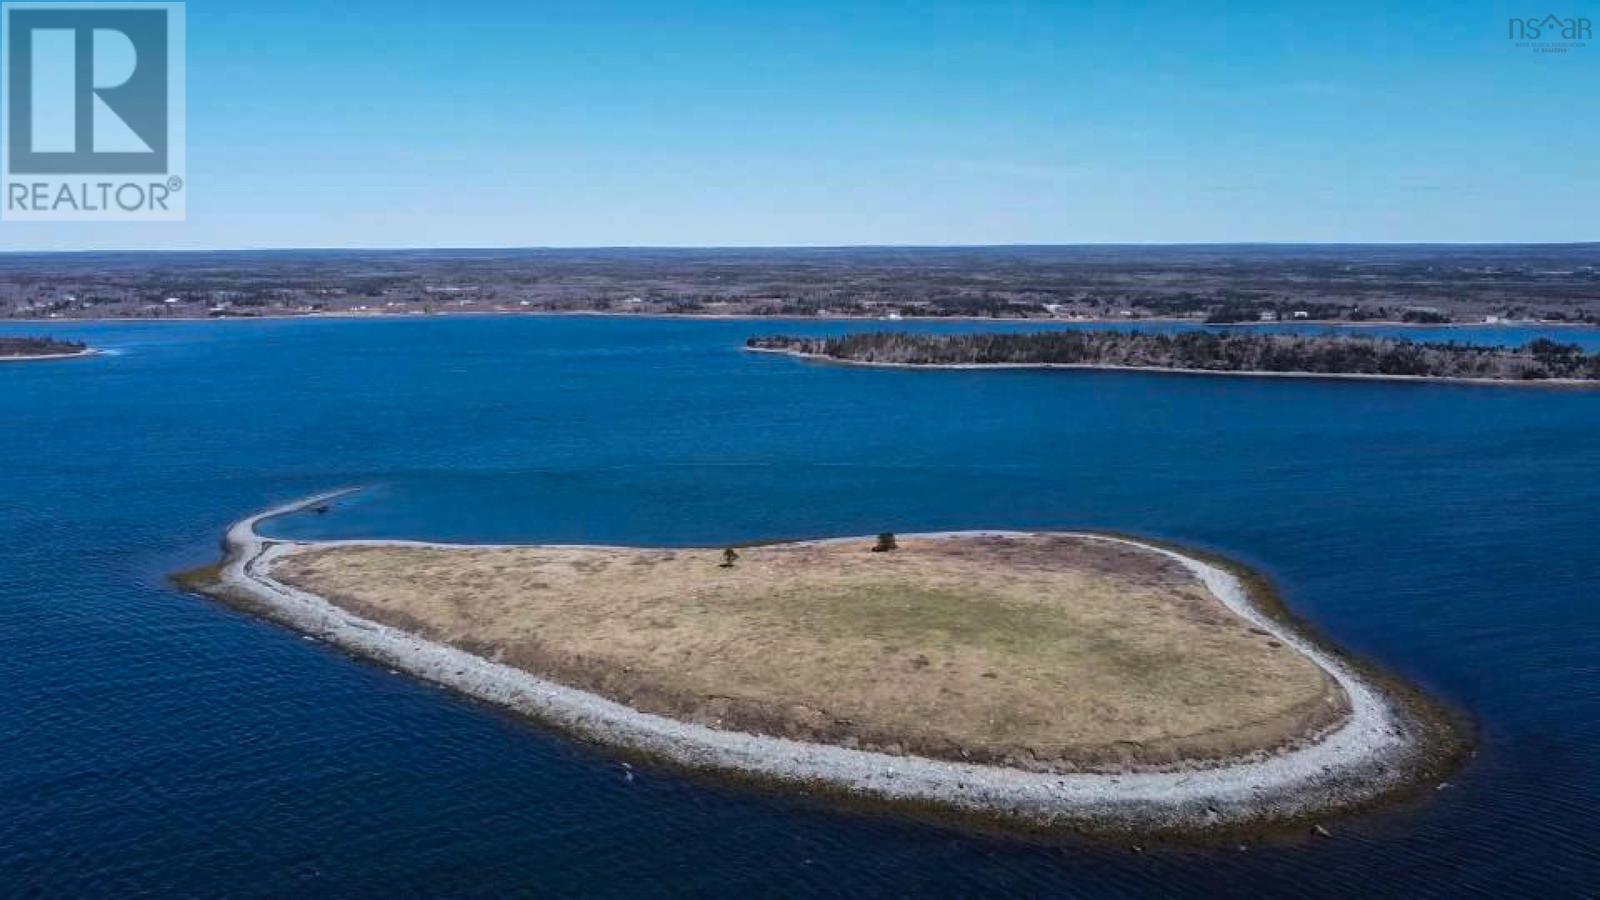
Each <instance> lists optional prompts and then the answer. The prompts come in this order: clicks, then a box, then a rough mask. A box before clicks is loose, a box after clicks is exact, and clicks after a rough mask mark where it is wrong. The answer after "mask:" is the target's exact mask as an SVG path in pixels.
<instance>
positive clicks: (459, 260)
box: [0, 243, 1600, 325]
mask: <svg viewBox="0 0 1600 900" xmlns="http://www.w3.org/2000/svg"><path fill="white" fill-rule="evenodd" d="M512 312H526V313H603V314H611V315H677V316H791V317H792V316H800V317H838V318H875V319H892V318H913V317H917V318H951V317H974V318H985V319H1065V320H1125V319H1134V320H1138V319H1171V320H1184V321H1194V322H1211V323H1245V322H1264V321H1265V322H1279V321H1310V322H1357V323H1359V322H1410V323H1422V324H1448V323H1499V322H1540V323H1568V324H1584V323H1586V324H1591V325H1593V324H1600V244H1593V243H1590V244H1539V245H1519V244H1505V245H1494V244H1482V245H1427V244H1413V245H1359V244H1348V245H1292V244H1290V245H1261V244H1235V245H1168V246H1160V245H1157V246H1115V245H1101V246H1057V247H1049V246H1045V247H842V248H788V249H784V248H765V249H762V248H752V249H702V250H695V249H626V248H615V249H592V250H564V249H524V250H282V251H248V252H246V251H237V252H183V253H61V254H21V253H3V254H0V318H7V317H9V318H24V319H89V318H157V319H159V318H208V317H209V318H251V317H258V316H319V315H321V316H327V315H338V316H383V315H433V314H448V313H512Z"/></svg>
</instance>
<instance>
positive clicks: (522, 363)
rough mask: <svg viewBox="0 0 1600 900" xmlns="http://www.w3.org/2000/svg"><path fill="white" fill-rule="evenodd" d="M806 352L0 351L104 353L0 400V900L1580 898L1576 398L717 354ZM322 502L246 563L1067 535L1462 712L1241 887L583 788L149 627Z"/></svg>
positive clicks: (1195, 876) (465, 343) (598, 767)
mask: <svg viewBox="0 0 1600 900" xmlns="http://www.w3.org/2000/svg"><path fill="white" fill-rule="evenodd" d="M904 324H905V323H896V325H897V326H898V325H904ZM849 327H850V326H848V325H842V324H818V323H804V324H800V323H771V322H765V323H763V322H739V321H723V322H689V321H647V320H619V319H589V318H543V319H540V318H500V319H487V318H478V319H415V320H413V319H403V320H402V319H396V320H379V321H278V322H224V323H168V324H137V323H120V324H96V325H65V324H63V325H49V326H45V325H31V326H17V327H10V326H8V327H7V328H6V329H5V330H6V331H7V332H8V333H10V332H28V333H51V334H58V335H62V336H67V337H79V338H85V339H88V340H90V341H91V342H92V343H94V344H96V345H98V346H101V347H104V348H107V349H109V350H111V351H112V352H113V355H109V356H105V357H101V358H97V359H91V360H77V361H70V362H62V363H32V364H25V365H11V366H0V461H3V465H0V685H3V689H0V895H6V896H20V895H38V894H43V895H79V896H119V897H120V896H127V895H130V894H137V893H158V894H185V895H212V896H215V895H233V896H267V895H279V896H281V895H288V894H314V895H339V896H363V895H381V896H393V895H458V896H506V895H510V894H519V893H521V894H536V895H566V894H574V893H585V894H596V895H619V896H621V895H629V896H632V895H644V896H656V895H683V894H695V895H703V896H750V895H758V896H767V895H784V896H803V895H840V894H856V895H896V896H901V895H910V894H932V893H938V894H942V895H985V896H996V895H1022V896H1047V895H1049V896H1095V897H1099V896H1127V895H1147V894H1161V895H1186V894H1208V893H1209V894H1217V893H1223V894H1228V895H1245V896H1248V895H1285V896H1348V895H1350V894H1362V895H1408V896H1418V895H1431V896H1460V895H1462V894H1467V893H1484V894H1494V895H1502V896H1504V895H1522V896H1538V897H1554V896H1576V895H1585V894H1589V895H1592V894H1594V893H1595V892H1596V891H1597V890H1600V819H1597V816H1600V814H1597V812H1596V810H1597V809H1600V751H1597V750H1596V747H1597V746H1600V608H1597V604H1596V600H1597V589H1596V582H1597V576H1600V539H1597V534H1600V392H1595V391H1581V390H1549V389H1538V390H1528V389H1517V388H1496V387H1481V386H1461V385H1444V384H1394V383H1365V382H1335V381H1300V380H1274V379H1249V378H1203V377H1183V376H1167V375H1150V374H1125V373H1083V372H1037V371H1035V372H1027V371H1008V372H906V371H873V370H862V369H849V368H843V367H832V366H814V365H809V364H806V363H802V362H798V361H795V360H790V359H785V358H777V357H766V356H753V355H748V354H744V353H742V352H740V351H739V349H738V348H739V346H740V344H741V343H742V342H743V340H744V338H745V337H747V336H749V335H752V334H758V333H768V332H772V331H784V332H798V331H804V332H808V333H811V332H821V331H841V330H845V329H847V328H849ZM915 327H922V328H976V327H980V326H975V325H961V324H952V325H939V326H928V325H918V326H915ZM987 327H1027V326H987ZM1404 333H1406V334H1415V333H1416V332H1414V331H1406V332H1404ZM1537 333H1538V332H1531V331H1510V330H1505V329H1450V330H1448V331H1445V332H1442V333H1440V334H1439V335H1433V334H1430V335H1429V336H1430V337H1434V336H1440V337H1445V338H1454V339H1457V340H1474V341H1489V342H1494V343H1500V342H1511V343H1520V342H1522V341H1523V340H1526V339H1528V338H1531V337H1533V336H1535V335H1536V334H1537ZM1548 333H1549V334H1550V335H1551V336H1552V337H1555V338H1557V339H1559V340H1566V341H1577V342H1580V343H1583V344H1584V345H1585V346H1587V347H1589V348H1591V349H1593V348H1597V347H1600V332H1596V331H1580V330H1569V329H1557V330H1552V331H1551V332H1548ZM350 485H360V486H366V487H367V488H368V490H366V491H364V492H362V493H360V494H358V495H355V496H353V497H351V498H350V499H348V500H346V501H344V502H341V503H340V504H338V505H337V506H336V507H335V508H334V510H333V511H332V512H331V513H329V514H328V515H327V516H322V517H317V516H309V515H307V516H298V517H293V518H289V519H285V520H283V521H281V522H278V523H276V524H275V526H274V527H275V528H276V530H277V531H278V532H279V533H282V534H292V535H302V536H330V535H337V536H391V537H425V538H438V539H451V540H505V541H562V542H570V543H579V542H590V541H595V542H613V543H635V544H661V545H667V544H701V543H717V542H726V541H733V540H744V539H755V538H781V537H807V536H819V535H836V534H861V533H870V532H877V531H883V530H894V531H919V530H932V529H942V528H971V527H1044V528H1108V529H1117V530H1122V531H1131V532H1138V533H1143V534H1148V535H1155V536H1160V537H1164V538H1170V539H1174V540H1178V541H1183V542H1188V543H1191V544H1196V545H1201V546H1205V547H1210V548H1214V549H1217V550H1220V551H1222V552H1224V553H1227V554H1230V555H1232V556H1235V557H1238V558H1240V559H1243V560H1245V561H1247V562H1249V563H1252V564H1254V565H1256V566H1259V567H1261V568H1262V569H1264V570H1266V571H1267V572H1269V573H1270V574H1271V575H1273V576H1274V577H1275V578H1276V579H1278V581H1279V582H1280V584H1281V586H1282V588H1283V590H1284V592H1285V594H1286V596H1287V598H1288V600H1289V601H1290V603H1291V604H1292V605H1293V606H1294V608H1295V609H1297V610H1298V611H1300V612H1301V613H1303V614H1304V615H1306V616H1307V617H1308V618H1310V619H1311V620H1312V621H1314V622H1315V623H1317V624H1318V625H1320V626H1321V627H1322V628H1323V629H1325V630H1326V631H1327V632H1328V633H1329V634H1331V635H1332V636H1333V637H1334V638H1336V639H1337V640H1338V641H1339V642H1341V643H1342V644H1344V645H1345V646H1346V647H1348V648H1351V649H1353V650H1355V651H1357V652H1360V653H1363V654H1367V655H1369V656H1371V657H1373V658H1375V659H1377V660H1379V661H1381V662H1382V663H1384V664H1386V665H1388V666H1390V667H1391V668H1393V669H1395V670H1397V671H1399V672H1402V673H1404V674H1405V675H1407V676H1409V677H1410V678H1412V679H1414V680H1415V681H1417V682H1419V683H1420V684H1422V685H1424V686H1426V687H1427V688H1428V689H1430V690H1432V691H1434V692H1436V693H1438V694H1439V695H1441V696H1442V697H1444V698H1446V699H1447V700H1448V701H1449V702H1451V703H1453V704H1455V705H1457V706H1458V707H1460V708H1462V709H1463V710H1465V711H1467V712H1468V713H1469V714H1470V715H1471V716H1472V718H1473V719H1474V720H1476V721H1477V722H1478V723H1479V725H1480V727H1481V730H1482V734H1481V745H1480V752H1479V754H1478V756H1477V758H1476V759H1474V760H1473V761H1472V763H1471V764H1470V765H1469V767H1468V768H1467V769H1466V770H1465V771H1464V772H1462V773H1461V774H1460V776H1459V777H1457V778H1455V779H1453V780H1452V783H1451V784H1450V785H1449V786H1448V787H1447V788H1445V789H1442V790H1437V791H1434V792H1431V794H1430V795H1429V796H1428V797H1426V798H1425V799H1424V801H1423V802H1420V803H1417V804H1412V805H1408V806H1406V807H1403V808H1400V809H1396V810H1390V811H1386V812H1382V813H1379V814H1374V815H1368V816H1364V817H1360V818H1356V819H1352V820H1341V821H1339V822H1336V823H1333V826H1332V830H1333V837H1332V838H1331V839H1327V840H1315V841H1313V840H1308V841H1305V842H1303V843H1299V842H1297V843H1290V844H1280V845H1264V846H1259V847H1248V848H1245V849H1243V850H1240V849H1237V848H1230V849H1210V850H1196V849H1165V850H1146V851H1145V852H1143V853H1135V852H1133V851H1132V850H1130V849H1127V848H1122V847H1114V846H1104V845H1076V844H1067V845H1064V846H1063V845H1044V846H1041V845H1036V844H1029V843H1025V842H1020V841H1015V840H1009V839H1004V838H998V837H988V836H975V835H970V834H964V833H961V832H957V831H952V830H947V829H944V828H940V827H936V826H933V825H928V824H921V823H917V822H910V821H903V820H899V819H896V818H892V817H881V816H870V815H864V814H859V813H851V812H845V811H840V810H837V809H834V808H831V807H829V806H827V805H825V804H820V803H816V802H812V801H810V800H808V799H807V798H804V797H785V796H774V795H769V794H763V793H757V792H751V791H748V790H745V789H738V788H731V787H725V786H719V785H717V784H716V783H714V782H702V781H699V780H692V779H686V778H683V777H679V776H677V775H673V774H669V773H665V772H658V771H645V772H643V773H641V775H640V777H638V778H636V779H634V780H632V781H629V780H627V779H625V778H624V777H623V775H622V771H621V769H620V768H619V767H618V766H617V764H616V763H615V762H613V761H612V760H611V759H610V758H608V757H607V756H606V754H605V753H604V752H602V751H599V750H596V749H594V748H591V747H587V746H584V745H581V744H576V743H573V742H569V741H567V740H564V739H561V738H558V737H555V736H552V735H550V734H547V733H545V732H544V731H542V730H540V729H539V728H537V727H534V726H532V725H529V724H526V723H523V722H521V721H518V720H516V719H513V718H511V717H509V716H506V715H503V714H501V713H499V712H497V711H495V710H493V709H491V708H488V707H485V706H482V705H478V704H474V703H472V702H469V701H466V700H463V699H460V698H458V697H455V696H453V695H450V694H448V693H446V692H444V691H441V690H438V689H435V688H433V687H430V686H427V685H424V684H420V683H418V682H415V681H413V680H411V679H409V678H405V677H400V676H396V675H394V674H392V673H390V672H388V671H386V670H384V669H383V668H380V667H376V666H372V665H368V664H365V663H362V662H359V661H356V660H352V659H349V658H346V657H344V656H342V655H340V654H339V653H338V652H336V651H334V650H332V649H330V648H328V647H326V646H323V645H321V644H316V643H312V642H308V641H306V640H303V639H301V638H300V637H299V636H297V635H295V634H292V633H290V632H287V631H284V630H282V629H279V628H277V627H275V626H272V625H268V624H265V623H262V622H259V621H256V620H254V619H251V618H249V617H247V616H244V615H241V614H239V613H236V612H233V611H231V610H229V609H226V608H223V607H220V606H217V605H214V604H211V603H208V602H205V601H202V600H199V599H195V598H192V597H188V596H185V595H183V594H181V593H178V592H176V591H174V590H172V589H171V588H169V587H168V586H167V584H166V582H165V577H166V575H167V574H168V573H169V572H171V571H173V570H175V569H179V568H183V567H187V566H192V565H197V564H201V563H206V562H209V561H211V560H212V559H214V557H215V554H216V546H217V541H218V538H219V536H220V534H221V532H222V530H223V528H224V527H225V526H226V525H227V524H228V523H229V522H231V521H232V520H234V519H237V518H239V517H241V516H243V515H245V514H247V513H250V512H253V511H256V510H258V509H260V508H262V507H265V506H267V505H269V504H273V503H277V502H280V501H285V500H289V499H294V498H297V497H299V496H302V495H305V494H309V493H312V492H315V491H322V490H327V489H330V488H337V487H343V486H350Z"/></svg>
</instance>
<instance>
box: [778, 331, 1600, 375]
mask: <svg viewBox="0 0 1600 900" xmlns="http://www.w3.org/2000/svg"><path fill="white" fill-rule="evenodd" d="M746 347H747V348H748V349H750V350H755V351H762V352H771V353H786V354H791V355H794V356H800V357H804V358H808V359H821V360H830V361H835V362H843V363H855V364H861V365H879V366H911V367H916V366H924V367H983V366H995V367H1006V366H1011V367H1065V368H1087V369H1095V368H1099V369H1149V370H1153V371H1178V372H1203V373H1233V374H1272V375H1329V376H1352V377H1373V378H1437V379H1452V380H1468V381H1503V382H1596V383H1600V353H1586V352H1585V351H1584V350H1583V348H1582V347H1580V346H1578V345H1576V344H1564V343H1560V342H1557V341H1552V340H1549V339H1548V338H1540V339H1538V340H1535V341H1533V342H1531V343H1529V344H1527V345H1526V346H1522V347H1487V346H1480V345H1475V344H1458V343H1423V342H1415V341H1408V340H1393V339H1388V338H1375V337H1352V336H1341V335H1299V334H1262V333H1255V332H1228V333H1219V332H1215V331H1185V332H1178V333H1170V334H1168V333H1154V332H1146V331H1117V330H1070V331H1066V330H1063V331H1048V332H1036V333H1029V334H911V333H904V332H870V333H864V334H849V335H843V336H834V337H782V336H779V337H756V338H751V339H750V340H749V341H748V342H747V343H746Z"/></svg>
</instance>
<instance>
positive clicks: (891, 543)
mask: <svg viewBox="0 0 1600 900" xmlns="http://www.w3.org/2000/svg"><path fill="white" fill-rule="evenodd" d="M898 546H900V545H899V544H897V543H895V540H894V532H892V531H885V532H884V533H883V534H880V535H878V543H877V545H876V546H874V547H873V548H872V552H873V553H888V552H889V551H890V550H893V549H894V548H896V547H898Z"/></svg>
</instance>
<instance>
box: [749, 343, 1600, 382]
mask: <svg viewBox="0 0 1600 900" xmlns="http://www.w3.org/2000/svg"><path fill="white" fill-rule="evenodd" d="M743 349H744V351H745V352H746V353H767V354H772V355H776V356H788V357H793V358H794V359H801V360H805V361H807V362H814V363H826V364H829V365H836V366H854V367H858V368H868V369H921V370H929V371H973V370H983V369H1000V370H1007V369H1010V370H1017V369H1063V370H1069V371H1082V372H1136V373H1149V374H1152V375H1183V376H1206V375H1228V376H1233V377H1238V378H1294V379H1326V380H1336V381H1398V382H1413V383H1424V384H1425V383H1430V382H1431V383H1439V384H1471V385H1494V386H1501V387H1533V388H1537V387H1546V388H1590V389H1600V381H1595V380H1588V379H1582V378H1543V379H1538V380H1526V381H1514V380H1511V379H1508V378H1465V377H1460V376H1450V375H1385V374H1381V373H1369V372H1270V371H1265V370H1242V369H1241V370H1235V369H1178V368H1171V367H1166V366H1116V365H1105V364H1100V363H1004V362H1002V363H898V362H874V361H869V360H859V359H843V358H841V357H837V356H828V355H827V354H824V353H805V352H802V351H799V350H787V349H783V348H779V347H745V348H743Z"/></svg>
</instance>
